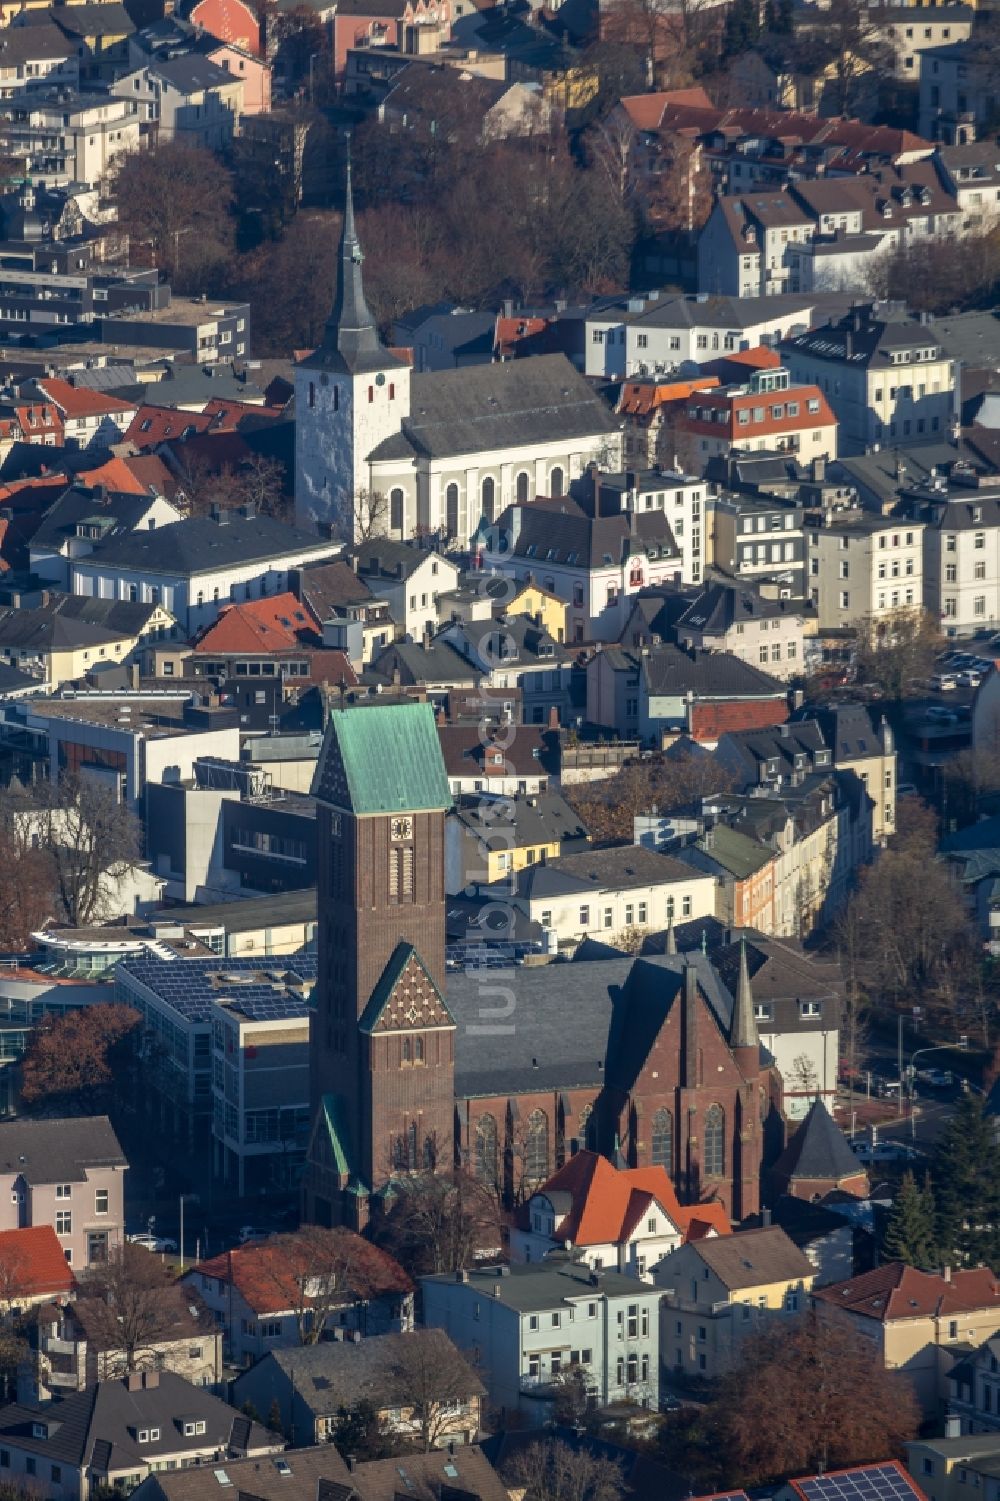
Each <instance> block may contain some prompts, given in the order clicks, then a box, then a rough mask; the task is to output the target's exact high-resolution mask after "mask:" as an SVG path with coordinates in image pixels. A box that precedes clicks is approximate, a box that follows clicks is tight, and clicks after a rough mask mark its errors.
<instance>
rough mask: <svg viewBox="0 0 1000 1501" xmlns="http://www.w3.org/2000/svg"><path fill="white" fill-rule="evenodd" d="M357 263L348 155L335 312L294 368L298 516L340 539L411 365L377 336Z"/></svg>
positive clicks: (394, 422)
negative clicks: (319, 340) (317, 341)
mask: <svg viewBox="0 0 1000 1501" xmlns="http://www.w3.org/2000/svg"><path fill="white" fill-rule="evenodd" d="M361 263H362V255H361V246H360V244H359V243H358V236H357V230H356V228H355V224H354V195H353V191H352V187H351V165H350V161H348V164H347V189H346V197H345V205H344V225H343V229H342V231H341V236H340V259H339V263H338V266H337V292H336V297H335V299H334V304H333V311H332V312H331V314H330V316H329V318H328V319H327V322H326V328H325V331H324V334H323V342H322V344H321V345H320V346H319V348H318V349H317V350H315V351H314V352H313V353H312V354H311V355H310V356H309V358H308V359H306V360H303V361H302V363H301V364H300V365H298V366H297V368H296V371H295V517H296V521H297V522H298V524H299V525H300V526H303V527H307V528H315V527H322V528H324V529H327V528H329V529H330V530H332V532H333V534H334V535H335V536H339V537H342V538H343V539H344V540H345V541H352V540H354V537H355V532H356V530H357V526H356V519H357V509H358V505H359V502H358V500H357V497H358V496H359V495H361V494H363V493H364V492H365V491H367V489H368V463H367V460H368V455H369V454H370V453H371V451H372V449H373V448H375V447H377V445H378V444H379V443H381V442H382V441H383V440H384V439H385V438H390V437H392V436H393V435H394V434H396V433H398V432H399V429H400V425H401V423H402V421H403V418H404V417H406V416H408V415H409V411H410V368H409V366H408V365H406V364H404V363H403V361H402V360H398V359H397V358H396V356H395V355H393V354H391V353H390V352H389V350H388V349H386V347H385V345H384V344H383V343H382V341H381V339H380V338H379V335H378V329H377V328H376V327H375V320H374V319H373V318H372V315H371V312H370V311H369V308H368V303H367V302H366V300H365V289H364V280H363V277H362V270H361ZM303 274H306V268H303Z"/></svg>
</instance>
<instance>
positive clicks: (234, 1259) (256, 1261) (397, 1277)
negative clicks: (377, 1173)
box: [192, 1229, 413, 1314]
mask: <svg viewBox="0 0 1000 1501" xmlns="http://www.w3.org/2000/svg"><path fill="white" fill-rule="evenodd" d="M324 1234H325V1235H326V1236H329V1237H330V1245H331V1247H334V1248H335V1249H334V1255H333V1256H332V1257H331V1260H334V1259H339V1258H342V1260H343V1265H344V1266H345V1268H346V1272H345V1275H344V1288H345V1301H348V1300H350V1299H351V1298H352V1297H356V1298H381V1297H385V1296H387V1295H389V1294H392V1293H410V1292H412V1291H413V1283H412V1281H411V1280H410V1278H409V1276H408V1275H407V1274H406V1272H404V1270H403V1268H402V1267H401V1266H400V1265H399V1262H398V1261H394V1260H393V1258H392V1257H391V1256H390V1255H388V1254H387V1252H385V1251H382V1250H380V1249H379V1247H378V1246H373V1245H372V1244H371V1242H370V1241H367V1240H365V1239H364V1237H363V1236H361V1235H356V1234H355V1233H354V1231H353V1230H343V1229H337V1230H328V1231H326V1232H324ZM316 1260H317V1258H315V1257H313V1256H311V1255H310V1253H309V1249H308V1243H307V1242H306V1241H301V1242H299V1241H297V1238H296V1237H295V1236H294V1235H292V1236H287V1237H285V1236H282V1237H279V1238H277V1239H276V1240H271V1241H262V1242H260V1243H259V1244H257V1245H249V1246H243V1247H242V1248H241V1249H240V1250H236V1251H224V1252H223V1253H222V1255H221V1256H213V1257H212V1259H211V1260H210V1261H201V1262H199V1263H198V1265H197V1266H196V1267H194V1268H193V1269H192V1270H193V1271H195V1272H198V1273H200V1274H201V1275H203V1276H206V1277H216V1278H218V1280H219V1281H220V1282H227V1283H228V1282H231V1283H232V1285H233V1287H234V1288H235V1289H236V1291H237V1292H238V1293H240V1294H241V1296H242V1297H243V1298H244V1299H245V1301H246V1303H247V1304H248V1306H249V1307H250V1308H252V1309H253V1311H254V1313H256V1314H266V1313H287V1312H289V1311H291V1310H292V1309H295V1308H297V1307H299V1305H300V1303H301V1301H302V1295H301V1290H300V1285H299V1283H300V1278H301V1277H302V1276H303V1274H308V1273H309V1272H310V1270H315V1266H316ZM308 1301H309V1300H308V1299H306V1302H308Z"/></svg>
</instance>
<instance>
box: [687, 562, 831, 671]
mask: <svg viewBox="0 0 1000 1501" xmlns="http://www.w3.org/2000/svg"><path fill="white" fill-rule="evenodd" d="M811 627H812V621H811V620H810V619H809V618H808V617H807V615H806V613H805V612H804V610H803V607H802V604H801V602H799V601H794V600H789V599H766V598H765V597H764V596H763V595H760V594H756V593H751V592H750V590H749V589H747V588H742V587H737V586H735V585H732V584H728V583H711V584H709V585H708V586H707V587H706V588H705V589H703V590H702V592H701V593H700V594H699V595H698V596H697V598H696V599H694V600H693V601H692V602H691V604H689V605H688V607H687V609H685V610H684V612H683V614H681V615H679V616H678V618H677V622H676V625H675V626H674V632H675V633H676V640H677V642H678V644H680V645H682V646H683V647H684V648H685V649H687V650H692V649H696V650H704V651H715V652H726V653H728V655H729V656H731V657H735V658H737V660H739V661H741V662H748V663H751V664H752V665H754V666H759V667H761V668H764V669H766V670H767V672H768V673H769V674H770V676H771V677H774V678H793V677H800V676H801V675H802V672H803V664H804V662H805V658H806V652H805V642H806V630H807V628H810V629H811Z"/></svg>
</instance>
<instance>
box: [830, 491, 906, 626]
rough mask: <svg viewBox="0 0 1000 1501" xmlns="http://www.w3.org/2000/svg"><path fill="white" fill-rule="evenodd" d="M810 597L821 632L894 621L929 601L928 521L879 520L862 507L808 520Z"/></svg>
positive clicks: (845, 509) (848, 507)
mask: <svg viewBox="0 0 1000 1501" xmlns="http://www.w3.org/2000/svg"><path fill="white" fill-rule="evenodd" d="M806 528H807V529H806V546H807V553H808V559H809V594H810V598H811V599H812V602H813V605H814V606H815V608H816V612H817V615H818V619H819V627H820V629H821V630H828V629H830V628H839V627H843V626H857V625H859V624H861V623H862V622H863V621H866V620H879V619H882V620H885V621H889V620H890V619H891V617H892V614H893V611H895V610H903V609H920V608H921V607H922V606H923V603H924V590H923V539H924V532H925V530H926V527H925V524H924V522H923V521H914V520H911V519H909V518H908V517H907V518H899V517H891V516H877V515H874V514H872V513H871V512H869V511H862V510H861V508H860V506H858V505H847V504H846V503H845V504H844V506H843V509H841V510H835V511H827V512H824V513H822V514H816V513H814V514H811V515H810V516H809V517H807V521H806Z"/></svg>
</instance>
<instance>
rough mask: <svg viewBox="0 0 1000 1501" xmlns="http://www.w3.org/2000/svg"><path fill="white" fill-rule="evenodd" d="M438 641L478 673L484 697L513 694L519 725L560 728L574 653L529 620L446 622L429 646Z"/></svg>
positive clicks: (569, 697)
mask: <svg viewBox="0 0 1000 1501" xmlns="http://www.w3.org/2000/svg"><path fill="white" fill-rule="evenodd" d="M497 582H498V583H500V584H502V585H503V584H505V581H504V580H498V581H497ZM504 592H506V590H505V591H504ZM439 642H443V643H445V644H447V645H449V646H451V647H454V649H455V650H456V651H458V652H459V653H460V654H461V656H463V657H464V658H465V659H466V660H467V661H469V662H471V663H472V665H473V667H474V668H475V669H476V670H477V672H478V673H481V674H482V676H481V678H480V680H479V681H480V689H481V691H482V693H483V695H484V696H485V697H487V698H489V699H493V700H494V701H497V700H500V701H505V700H504V699H503V695H504V694H505V693H508V692H509V691H510V690H511V689H515V690H517V691H518V693H519V698H520V702H521V716H522V718H523V719H524V722H525V724H534V725H540V724H550V723H552V722H553V716H554V717H555V719H556V720H558V721H559V722H560V723H563V724H565V723H566V722H567V721H568V720H569V719H570V718H571V716H572V714H573V708H574V687H575V682H576V676H577V675H576V673H575V670H574V669H575V662H576V654H575V653H574V652H573V651H572V649H571V648H570V647H568V646H564V645H563V644H562V643H561V642H559V641H556V640H555V638H554V637H552V636H550V635H549V633H548V631H547V630H545V628H544V626H540V625H537V624H536V623H535V621H534V620H532V619H531V617H530V616H528V615H511V616H507V615H504V614H498V615H497V616H495V617H494V616H493V615H491V616H490V617H489V618H488V619H485V620H481V621H479V620H452V621H451V622H450V624H448V625H445V626H443V627H442V628H441V630H440V631H439V632H438V634H437V636H436V637H435V638H434V644H435V645H437V644H438V643H439Z"/></svg>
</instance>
